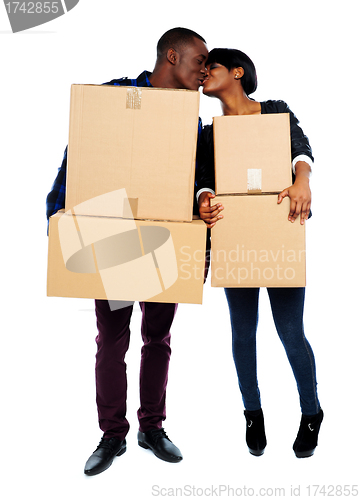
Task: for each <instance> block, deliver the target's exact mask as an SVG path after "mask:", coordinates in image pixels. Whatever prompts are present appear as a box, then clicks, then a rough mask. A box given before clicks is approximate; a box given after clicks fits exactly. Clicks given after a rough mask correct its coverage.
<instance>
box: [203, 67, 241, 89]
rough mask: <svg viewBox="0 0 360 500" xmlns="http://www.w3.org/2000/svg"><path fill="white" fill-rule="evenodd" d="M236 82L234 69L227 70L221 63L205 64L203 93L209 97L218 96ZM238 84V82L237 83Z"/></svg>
mask: <svg viewBox="0 0 360 500" xmlns="http://www.w3.org/2000/svg"><path fill="white" fill-rule="evenodd" d="M234 84H236V80H235V70H230V71H229V70H228V69H227V68H226V67H225V66H223V65H222V64H219V63H216V62H213V63H210V64H209V65H207V66H206V75H205V80H204V85H203V93H204V94H205V95H207V96H210V97H219V96H220V95H221V93H222V92H224V91H229V90H230V89H231V88H232V86H233V85H234ZM237 85H238V83H237Z"/></svg>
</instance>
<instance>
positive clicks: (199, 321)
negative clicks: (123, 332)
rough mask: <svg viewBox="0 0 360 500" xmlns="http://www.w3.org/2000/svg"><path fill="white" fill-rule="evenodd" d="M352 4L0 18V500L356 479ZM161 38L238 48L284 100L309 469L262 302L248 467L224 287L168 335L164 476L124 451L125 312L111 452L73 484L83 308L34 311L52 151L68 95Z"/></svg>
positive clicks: (82, 9) (182, 315) (97, 6)
mask: <svg viewBox="0 0 360 500" xmlns="http://www.w3.org/2000/svg"><path fill="white" fill-rule="evenodd" d="M356 4H357V2H356V1H349V0H343V1H342V2H331V1H330V2H329V1H318V0H312V1H308V0H302V1H301V2H295V1H290V0H287V1H280V0H275V1H271V2H269V1H265V0H263V1H254V2H243V1H241V0H237V1H234V0H232V1H228V2H219V3H216V4H215V3H212V2H194V1H189V0H183V1H182V2H177V3H174V2H165V1H158V2H147V3H143V2H140V3H139V4H136V3H134V2H115V1H112V2H111V1H110V0H102V1H101V2H100V1H95V0H86V1H85V0H81V1H80V3H79V5H78V6H77V7H75V8H74V9H73V10H72V11H70V12H69V13H68V14H66V15H64V16H62V17H60V18H59V19H56V20H54V21H52V22H51V23H48V24H46V25H43V26H39V27H38V28H34V29H32V30H29V31H27V32H22V33H18V34H12V33H11V31H10V24H9V22H8V19H7V17H6V12H5V8H3V7H0V44H1V45H0V49H1V70H2V71H1V73H2V76H1V83H0V85H1V94H0V96H1V115H0V116H1V122H0V123H1V135H0V137H1V156H0V158H1V176H2V182H1V213H2V217H1V227H2V238H1V241H2V244H1V262H2V273H1V284H2V287H1V288H2V300H1V306H2V318H1V319H2V342H1V348H2V349H1V352H2V360H1V377H0V380H1V408H2V410H1V413H0V418H1V427H0V432H1V441H0V442H1V458H2V465H1V474H2V477H3V479H2V480H1V488H3V489H4V490H6V491H7V492H6V493H5V494H4V495H3V498H6V499H7V500H8V499H9V500H10V499H20V498H21V499H26V498H37V499H39V500H43V499H52V500H53V499H54V500H55V499H56V500H57V499H63V498H65V497H66V498H70V499H78V498H86V499H89V500H91V499H95V498H96V499H97V498H100V497H101V498H110V497H111V498H114V499H120V498H124V499H135V498H136V499H138V498H141V499H150V498H154V496H155V494H156V493H158V492H159V491H160V490H159V488H163V489H162V490H161V495H160V494H159V495H158V496H159V497H164V496H165V493H169V495H171V492H172V491H171V490H170V488H174V491H173V495H175V493H177V496H180V493H181V491H180V490H177V491H175V488H180V489H182V493H183V496H185V495H186V494H187V493H188V492H192V496H194V495H196V496H201V493H203V496H205V494H209V490H207V489H206V488H210V489H211V487H213V488H219V486H220V485H224V486H225V487H226V488H227V487H229V488H233V489H234V490H236V491H235V492H234V494H236V493H237V495H238V496H239V495H240V493H242V496H246V495H247V496H250V495H251V493H252V491H251V490H249V488H253V489H254V492H253V493H254V496H256V494H257V493H259V488H260V487H264V488H274V490H271V489H270V490H268V497H270V496H276V494H275V493H276V492H275V488H284V489H285V491H286V497H287V498H290V496H291V492H292V491H293V495H292V496H295V493H298V492H299V490H294V488H295V487H299V486H300V496H301V497H304V498H306V497H308V490H307V488H306V487H307V485H325V486H326V487H327V490H326V491H327V492H328V493H331V489H330V485H354V484H357V483H358V466H359V462H358V446H359V437H358V436H359V432H358V425H359V417H358V411H359V402H358V394H359V389H358V383H359V371H358V365H359V361H358V358H359V355H358V353H359V349H358V345H359V342H358V336H359V333H360V332H359V323H358V310H359V304H358V299H359V293H358V287H357V285H358V283H359V267H358V257H359V243H358V242H359V236H358V232H359V231H358V227H359V224H358V201H357V198H358V186H359V151H358V144H359V125H358V117H359V99H358V97H359V96H358V81H359V70H358V67H359V55H358V51H359V38H358V37H357V35H356V31H357V30H358V15H357V8H356V7H357V5H356ZM175 26H185V27H188V28H191V29H194V30H195V31H197V32H199V33H200V34H201V35H202V36H203V37H204V38H205V39H206V40H207V42H208V47H209V49H210V48H213V47H216V46H217V47H235V48H239V49H241V50H243V51H244V52H246V53H247V54H248V55H249V56H250V57H251V58H252V59H253V61H254V62H255V65H256V67H257V72H258V80H259V86H258V90H257V92H256V93H255V94H254V95H253V97H254V98H255V99H256V100H266V99H283V100H285V101H286V102H287V103H288V104H289V106H290V108H291V109H292V110H293V111H294V112H295V114H296V115H297V116H298V118H299V119H300V123H301V125H302V127H303V129H304V131H305V133H306V134H307V135H308V136H309V138H310V142H311V145H312V148H313V152H314V156H315V167H314V173H313V176H312V190H313V213H314V216H313V218H312V220H311V221H309V222H308V223H307V249H308V252H307V282H308V286H307V298H306V310H305V330H306V335H307V337H308V339H309V341H310V343H311V345H312V347H313V350H314V352H315V356H316V362H317V371H318V383H319V385H318V390H319V397H320V401H321V404H322V407H323V409H324V412H325V419H324V422H323V426H322V429H321V433H320V437H319V447H318V448H317V450H316V452H315V455H314V456H313V457H312V458H308V459H302V460H299V459H297V458H296V457H295V455H294V453H293V451H292V444H293V441H294V439H295V436H296V433H297V430H298V425H299V422H300V409H299V403H298V395H297V390H296V385H295V382H294V379H293V376H292V372H291V369H290V366H289V364H288V362H287V360H286V357H285V353H284V351H283V348H282V346H281V343H280V341H279V339H278V338H277V334H276V331H275V329H274V326H273V321H272V317H271V312H270V309H269V305H268V299H267V294H266V291H265V290H262V294H261V304H260V323H259V330H258V368H259V382H260V389H261V394H262V404H263V409H264V414H265V419H266V430H267V438H268V446H267V448H266V452H265V454H264V456H263V457H260V458H256V457H252V456H251V455H250V454H249V453H248V451H247V448H246V445H245V440H244V434H245V421H244V416H243V414H242V412H243V406H242V401H241V398H240V393H239V390H238V386H237V379H236V374H235V369H234V366H233V361H232V356H231V332H230V325H229V317H228V309H227V304H226V301H225V297H224V293H223V290H222V289H214V288H211V287H210V283H209V282H207V284H206V285H205V289H204V301H203V305H202V306H200V305H180V306H179V310H178V313H177V316H176V320H175V322H174V326H173V329H172V347H173V355H172V361H171V366H170V374H169V385H168V398H167V414H168V418H167V420H166V422H165V423H164V427H165V429H166V431H167V432H168V434H169V436H170V438H171V439H172V440H173V441H174V442H175V444H177V445H178V446H179V447H180V449H181V451H182V453H183V455H184V460H183V461H182V462H181V463H180V464H169V463H165V462H162V461H160V460H158V459H157V458H156V457H155V456H154V455H152V453H151V452H149V451H145V450H143V449H141V448H139V447H138V445H137V441H136V433H137V419H136V410H137V408H138V404H139V402H138V369H139V356H140V348H141V340H140V312H139V308H138V306H136V308H135V310H134V314H133V320H132V340H131V345H130V350H129V352H128V355H127V362H128V376H129V395H128V418H129V421H130V425H131V429H130V432H129V434H128V437H127V441H128V451H127V453H126V454H125V455H123V456H122V457H120V458H117V459H116V460H115V461H114V463H113V465H112V466H111V468H110V469H108V470H107V471H106V472H104V473H103V474H100V475H99V476H95V477H92V478H88V477H85V476H84V474H83V467H84V464H85V461H86V459H87V458H88V456H89V455H90V454H91V453H92V451H93V450H94V449H95V448H96V446H97V443H98V441H99V440H100V437H101V431H100V430H99V429H98V426H97V414H96V406H95V387H94V356H95V350H96V346H95V341H94V338H95V336H96V326H95V319H94V312H93V301H91V300H81V299H61V298H47V297H46V266H47V236H46V218H45V198H46V195H47V193H48V192H49V190H50V188H51V185H52V182H53V180H54V178H55V176H56V173H57V169H58V167H59V166H60V163H61V160H62V156H63V151H64V148H65V146H66V144H67V133H68V113H69V90H70V85H71V84H72V83H103V82H105V81H108V80H110V79H112V78H120V77H122V76H128V77H132V78H135V77H136V76H137V75H138V74H140V73H141V72H142V71H143V70H144V69H147V70H149V71H151V70H152V69H153V66H154V61H155V47H156V43H157V40H158V38H159V37H160V36H161V35H162V34H163V32H165V31H166V30H168V29H170V28H172V27H175ZM200 111H201V113H200V114H201V116H202V119H203V122H204V123H205V124H206V123H210V122H211V117H212V116H213V115H216V114H220V107H219V105H218V103H217V101H215V100H211V99H209V98H207V97H205V96H201V110H200ZM156 485H157V486H158V488H157V487H156V488H153V487H154V486H156ZM187 485H188V486H189V487H191V488H193V487H194V488H195V490H193V489H186V488H185V487H186V486H187ZM245 487H246V488H248V491H250V494H249V493H247V492H246V490H245V489H244V488H245ZM240 488H242V490H240ZM292 488H293V490H292ZM215 491H216V490H215ZM314 491H315V490H314V489H311V492H312V493H313V492H314ZM335 491H336V490H335ZM335 491H334V492H333V493H334V494H335ZM338 491H339V490H338ZM217 492H218V493H219V489H218V490H217ZM227 495H228V491H225V492H223V493H222V496H223V497H226V496H227ZM279 495H280V494H279V493H278V495H277V496H279ZM188 496H189V495H188ZM208 496H209V495H208ZM229 496H231V490H229ZM317 496H320V495H319V494H318V495H317Z"/></svg>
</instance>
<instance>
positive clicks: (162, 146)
mask: <svg viewBox="0 0 360 500" xmlns="http://www.w3.org/2000/svg"><path fill="white" fill-rule="evenodd" d="M198 115H199V92H196V91H190V90H175V89H174V90H167V89H157V88H138V87H120V86H101V85H100V86H98V85H72V88H71V109H70V130H69V146H68V167H67V180H66V202H65V203H66V205H65V208H66V211H68V210H70V209H71V208H73V207H74V206H76V205H79V204H81V203H83V202H85V201H87V200H89V199H91V198H94V197H98V196H100V195H102V194H105V193H108V192H111V191H115V190H119V189H122V188H125V189H126V191H127V195H128V197H129V199H130V205H131V208H132V216H133V217H134V218H139V219H159V220H178V221H191V220H192V210H193V193H194V173H195V156H196V145H197V133H198ZM98 199H99V200H101V198H98ZM92 207H93V210H94V211H93V212H92V213H87V215H101V216H115V217H116V216H119V215H122V213H121V214H119V213H117V211H116V210H115V209H114V207H115V205H114V204H113V205H110V206H109V205H108V206H102V205H101V204H99V205H98V206H97V207H94V206H92ZM130 216H131V215H130Z"/></svg>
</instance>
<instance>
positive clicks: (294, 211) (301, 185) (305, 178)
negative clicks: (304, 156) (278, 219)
mask: <svg viewBox="0 0 360 500" xmlns="http://www.w3.org/2000/svg"><path fill="white" fill-rule="evenodd" d="M295 168H296V178H295V182H294V184H293V185H292V186H290V187H288V188H287V189H284V191H282V192H281V193H280V194H279V196H278V203H281V202H282V200H283V199H284V198H285V197H286V196H288V197H289V198H290V212H289V221H290V222H295V220H296V219H297V217H298V216H299V215H300V224H305V221H306V220H307V219H308V217H309V213H310V206H311V191H310V184H309V176H310V167H309V165H308V164H307V163H306V162H302V161H299V162H298V163H297V164H296V166H295Z"/></svg>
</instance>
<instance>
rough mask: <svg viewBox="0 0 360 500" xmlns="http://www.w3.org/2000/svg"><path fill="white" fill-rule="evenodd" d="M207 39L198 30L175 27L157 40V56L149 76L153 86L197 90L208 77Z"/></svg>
mask: <svg viewBox="0 0 360 500" xmlns="http://www.w3.org/2000/svg"><path fill="white" fill-rule="evenodd" d="M205 44H206V42H205V40H204V39H203V37H202V36H200V35H199V34H198V33H196V32H195V31H192V30H189V29H186V28H173V29H171V30H169V31H167V32H166V33H164V34H163V35H162V37H161V38H160V40H159V41H158V44H157V60H156V65H155V69H154V73H153V75H152V76H153V78H151V79H150V81H151V82H152V84H153V85H154V86H160V87H168V88H178V89H190V90H198V88H199V86H200V85H202V83H203V80H204V77H205V62H206V59H207V56H208V50H207V48H206V45H205Z"/></svg>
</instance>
